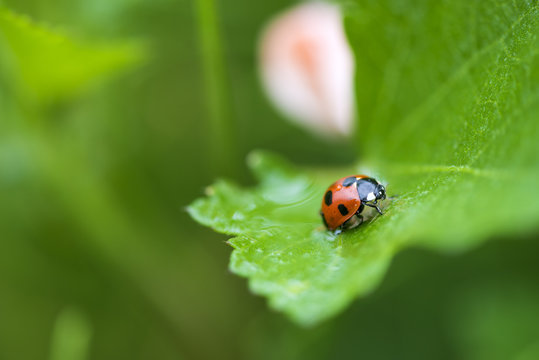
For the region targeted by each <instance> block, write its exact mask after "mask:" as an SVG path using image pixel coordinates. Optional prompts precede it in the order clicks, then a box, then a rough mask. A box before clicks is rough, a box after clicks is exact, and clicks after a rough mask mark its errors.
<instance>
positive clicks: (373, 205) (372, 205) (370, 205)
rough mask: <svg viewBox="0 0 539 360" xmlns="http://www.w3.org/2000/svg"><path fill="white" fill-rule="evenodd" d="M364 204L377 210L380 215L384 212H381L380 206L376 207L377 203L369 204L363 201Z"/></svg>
mask: <svg viewBox="0 0 539 360" xmlns="http://www.w3.org/2000/svg"><path fill="white" fill-rule="evenodd" d="M365 205H366V206H369V207H371V208H375V209H376V211H378V213H379V214H380V215H384V213H383V212H382V210H380V208H379V207H378V205H376V204H369V203H365Z"/></svg>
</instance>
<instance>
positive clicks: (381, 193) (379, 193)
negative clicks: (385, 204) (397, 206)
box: [374, 184, 386, 200]
mask: <svg viewBox="0 0 539 360" xmlns="http://www.w3.org/2000/svg"><path fill="white" fill-rule="evenodd" d="M374 195H375V196H376V200H385V198H386V188H385V187H384V185H382V184H378V185H377V186H376V189H375V191H374Z"/></svg>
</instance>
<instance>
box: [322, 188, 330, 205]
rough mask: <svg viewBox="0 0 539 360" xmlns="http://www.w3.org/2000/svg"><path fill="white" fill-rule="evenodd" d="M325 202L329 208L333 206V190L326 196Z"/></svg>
mask: <svg viewBox="0 0 539 360" xmlns="http://www.w3.org/2000/svg"><path fill="white" fill-rule="evenodd" d="M319 196H320V195H319ZM324 202H325V203H326V205H327V206H329V205H331V203H333V193H332V192H331V190H329V191H328V192H327V193H326V196H324Z"/></svg>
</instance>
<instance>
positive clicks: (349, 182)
mask: <svg viewBox="0 0 539 360" xmlns="http://www.w3.org/2000/svg"><path fill="white" fill-rule="evenodd" d="M355 182H356V177H355V176H350V177H347V178H346V179H344V181H343V182H342V186H350V185H353V184H354V183H355Z"/></svg>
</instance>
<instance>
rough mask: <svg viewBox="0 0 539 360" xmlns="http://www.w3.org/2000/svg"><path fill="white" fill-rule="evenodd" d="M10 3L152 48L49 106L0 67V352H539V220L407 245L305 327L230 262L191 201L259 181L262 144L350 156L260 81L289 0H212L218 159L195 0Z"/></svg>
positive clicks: (308, 156)
mask: <svg viewBox="0 0 539 360" xmlns="http://www.w3.org/2000/svg"><path fill="white" fill-rule="evenodd" d="M0 4H3V5H5V6H7V7H9V8H10V9H12V10H14V11H15V12H17V13H19V14H27V15H29V16H30V17H31V18H32V19H33V20H35V21H36V22H37V23H45V24H49V25H51V26H53V27H54V28H59V29H62V31H65V32H67V33H68V34H71V35H74V36H75V37H76V38H78V39H83V40H84V41H86V40H88V41H96V40H103V39H105V40H111V39H131V40H133V39H134V40H137V41H141V42H143V43H144V44H145V48H146V52H147V56H146V60H145V61H144V62H143V63H142V64H140V65H138V66H136V67H135V68H132V69H131V70H128V71H124V72H122V73H121V74H120V75H118V76H115V77H113V78H112V79H108V80H107V81H104V82H99V83H98V84H92V86H89V87H86V89H85V91H83V92H82V93H73V94H68V95H69V96H66V97H64V98H63V99H62V100H61V101H53V102H49V103H46V104H45V105H39V106H37V105H36V104H35V103H33V102H31V101H30V102H27V101H24V100H20V99H18V98H17V97H16V96H13V94H12V92H11V89H12V86H11V85H10V84H9V79H8V77H6V76H2V77H1V78H0V79H1V80H2V85H0V100H1V102H0V104H1V105H2V106H1V108H0V123H2V125H1V127H0V128H1V129H2V135H1V136H0V170H1V173H0V359H52V360H59V359H73V360H77V359H216V358H219V359H277V358H279V359H307V358H310V359H329V358H352V357H353V358H365V359H509V358H514V359H537V358H539V327H538V326H537V324H539V286H538V285H539V281H538V275H539V268H538V266H537V254H538V250H539V248H538V246H537V245H536V243H537V242H535V241H530V239H534V238H536V236H535V234H530V236H529V237H527V238H521V239H511V240H512V241H511V242H509V241H507V240H506V239H496V241H492V242H490V243H489V244H488V245H486V246H484V247H482V248H480V249H476V250H474V251H472V252H470V253H467V254H460V255H455V256H442V255H438V254H433V253H430V252H427V251H422V250H421V251H420V250H408V251H406V252H404V253H402V254H400V255H398V256H397V258H396V260H395V261H394V263H393V265H392V267H391V269H390V271H389V273H388V275H387V276H386V279H385V280H384V282H383V284H382V285H381V286H380V287H379V288H378V289H377V290H376V292H375V293H373V294H371V295H370V296H368V297H366V298H363V299H360V300H358V301H356V302H355V303H354V304H353V306H352V307H351V308H350V309H348V310H347V311H346V312H344V313H343V314H341V315H340V316H339V317H337V318H336V319H334V320H331V321H329V322H326V323H325V324H322V325H320V326H318V327H316V328H312V329H302V328H299V327H298V326H296V325H294V324H292V323H290V322H289V321H288V320H287V319H286V318H284V317H283V316H282V315H281V314H276V313H274V312H272V311H271V310H269V309H268V308H267V307H266V305H265V301H264V300H263V299H261V298H259V297H255V296H252V295H251V294H250V293H249V291H248V288H247V284H246V281H245V280H244V279H241V278H238V277H236V276H233V275H232V274H230V273H229V272H228V271H227V263H228V256H229V253H230V251H231V249H230V248H229V247H228V246H227V245H226V244H225V240H226V236H223V235H218V234H215V233H213V232H212V231H211V230H209V229H205V228H203V227H201V226H199V225H197V224H196V223H195V222H194V221H192V220H191V219H190V218H189V217H188V215H187V213H186V212H185V210H184V208H185V206H186V205H187V204H189V203H190V202H191V201H192V200H193V199H195V198H196V197H198V196H200V195H201V194H202V193H203V191H204V187H205V186H206V185H208V184H210V183H211V182H212V181H213V180H214V179H215V178H216V177H217V176H227V177H229V178H232V179H234V180H236V181H238V182H239V183H241V184H244V185H249V184H251V183H252V179H251V177H250V175H249V174H248V173H247V170H246V168H245V166H244V162H243V159H244V158H245V156H246V154H247V153H248V152H249V151H251V150H252V149H255V148H264V149H268V150H272V151H275V152H277V153H280V154H283V155H284V156H286V157H287V158H289V159H291V160H293V161H294V162H296V163H300V164H309V165H313V164H317V165H324V164H326V165H327V164H330V165H338V164H342V163H348V162H350V161H352V160H353V159H354V158H355V157H354V154H353V152H352V151H351V147H350V146H349V145H346V144H344V145H335V144H332V143H327V142H324V141H322V140H320V139H316V138H313V137H311V136H310V135H308V134H306V133H305V132H303V131H301V130H299V129H298V128H296V127H294V126H292V125H290V124H289V123H288V122H286V121H285V120H284V119H282V118H281V117H280V116H279V115H278V114H277V112H276V111H275V110H274V109H273V108H272V107H271V106H270V105H269V103H268V101H267V100H266V98H265V96H264V94H263V93H262V91H261V89H260V86H259V82H258V79H257V71H256V41H257V35H258V33H259V31H260V29H261V27H262V26H263V24H264V23H265V22H266V21H267V20H268V19H269V18H270V17H271V15H273V14H275V13H277V12H278V11H281V10H283V9H284V8H286V7H287V6H289V5H291V4H293V2H292V1H286V0H277V1H248V0H229V1H226V2H225V1H219V2H217V13H218V15H219V21H220V26H221V27H220V30H221V36H222V41H223V47H224V48H223V50H224V51H223V52H224V60H225V62H224V64H225V65H224V66H225V73H226V74H227V80H228V85H227V86H228V87H229V92H228V96H229V98H228V99H227V100H228V101H229V104H230V108H229V109H228V110H229V114H230V115H229V116H230V119H232V121H231V126H230V133H231V137H232V138H233V140H232V142H233V144H235V149H234V152H231V153H230V154H228V157H227V158H228V163H226V164H224V165H225V166H216V165H215V163H216V162H215V159H214V158H213V157H214V155H215V154H214V153H213V152H212V145H211V139H212V138H211V136H212V135H211V134H212V129H211V126H212V125H211V121H210V120H209V115H210V113H211V111H210V110H211V109H209V108H208V107H209V106H210V104H209V103H208V101H207V92H206V90H207V89H205V87H204V84H205V82H204V77H203V65H202V59H201V56H200V48H201V46H200V41H199V34H198V32H197V29H198V25H197V23H196V16H195V14H196V4H195V3H194V2H192V1H186V0H179V1H172V0H154V1H143V0H116V1H106V0H92V1H83V0H76V1H73V0H69V1H68V0H9V1H7V0H4V1H3V2H0ZM35 56H36V57H39V56H40V54H35ZM52 66H54V65H52ZM60 71H61V69H60Z"/></svg>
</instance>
